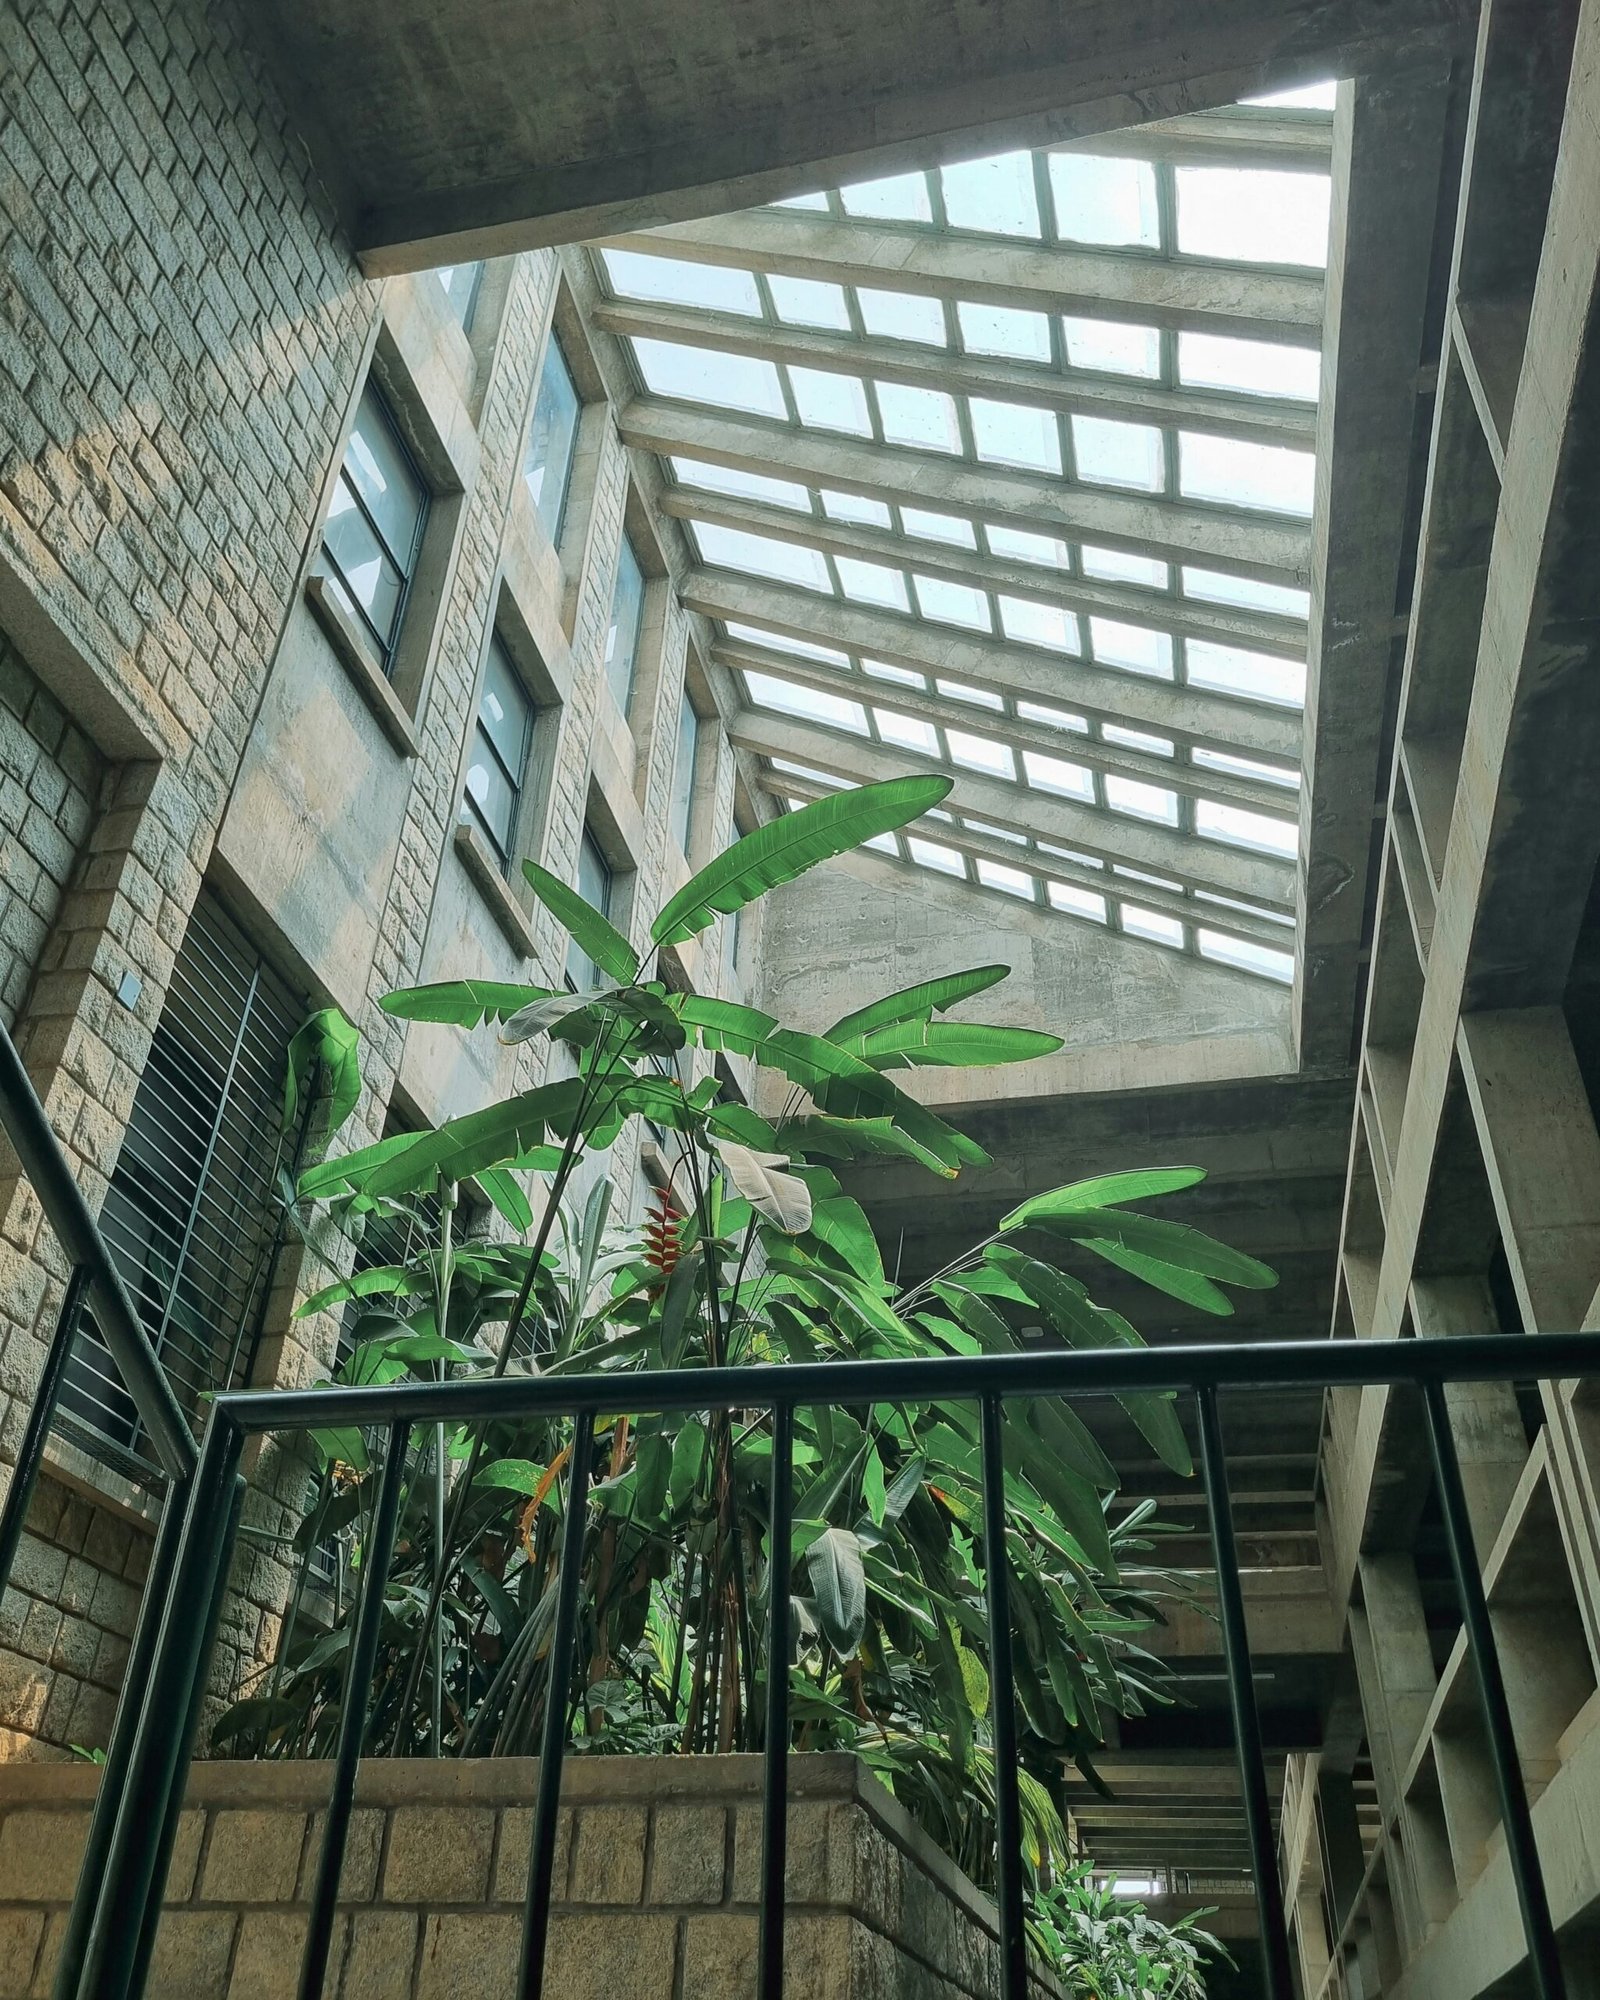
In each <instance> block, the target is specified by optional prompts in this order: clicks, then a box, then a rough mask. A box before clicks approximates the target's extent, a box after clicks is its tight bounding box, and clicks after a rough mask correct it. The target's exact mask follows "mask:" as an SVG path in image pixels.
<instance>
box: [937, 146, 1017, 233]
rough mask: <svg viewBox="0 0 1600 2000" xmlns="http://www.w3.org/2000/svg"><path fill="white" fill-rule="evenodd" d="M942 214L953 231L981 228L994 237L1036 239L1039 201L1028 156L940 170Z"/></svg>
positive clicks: (1007, 156) (1007, 155)
mask: <svg viewBox="0 0 1600 2000" xmlns="http://www.w3.org/2000/svg"><path fill="white" fill-rule="evenodd" d="M939 179H940V181H941V182H942V184H943V188H944V212H945V217H946V220H947V221H948V222H949V224H950V227H951V228H952V229H982V230H985V231H987V232H988V233H990V234H992V235H997V236H1037V235H1038V234H1039V200H1038V196H1037V194H1036V193H1035V190H1034V185H1033V155H1032V154H1031V153H997V154H996V155H995V156H994V157H993V158H992V159H987V160H963V161H961V162H960V164H959V165H956V166H949V167H941V168H940V169H939Z"/></svg>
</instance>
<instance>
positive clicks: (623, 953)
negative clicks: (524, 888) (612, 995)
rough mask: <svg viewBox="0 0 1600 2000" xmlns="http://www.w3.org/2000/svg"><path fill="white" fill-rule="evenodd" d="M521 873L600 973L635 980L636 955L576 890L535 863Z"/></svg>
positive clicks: (529, 862) (526, 863)
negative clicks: (597, 967)
mask: <svg viewBox="0 0 1600 2000" xmlns="http://www.w3.org/2000/svg"><path fill="white" fill-rule="evenodd" d="M522 872H523V874H524V875H525V876H526V877H527V879H528V887H529V888H530V889H532V891H533V893H534V894H535V895H536V896H537V897H538V898H539V901H540V902H541V903H543V904H544V906H545V908H546V909H547V910H549V912H550V913H551V915H552V916H553V917H554V918H555V919H556V921H557V922H558V923H559V924H561V925H562V927H563V928H564V929H565V930H566V931H567V932H568V934H569V935H570V936H571V937H572V938H573V939H574V940H575V941H576V943H577V946H578V949H579V950H580V951H582V952H584V953H586V954H587V956H588V957H590V958H592V959H593V960H594V962H595V964H596V965H597V966H599V968H600V970H601V971H602V972H606V973H609V974H610V975H611V977H612V978H613V979H616V980H620V981H621V982H622V983H623V984H624V985H626V983H627V982H628V981H629V980H630V979H637V978H638V976H639V954H638V953H637V952H636V951H635V950H634V948H633V946H632V945H631V944H629V942H628V940H627V939H626V938H625V937H624V936H623V935H622V933H621V932H620V931H619V930H617V929H616V928H615V927H614V926H613V925H611V924H610V923H608V922H607V921H606V919H605V918H604V917H603V916H601V914H600V912H599V911H598V910H597V909H596V908H595V907H594V905H593V904H592V903H589V902H585V900H584V899H583V897H582V896H580V895H579V894H578V892H577V890H576V889H574V888H571V887H569V885H568V884H567V883H565V882H563V881H561V879H560V878H559V877H558V876H555V875H552V874H551V873H550V871H549V869H548V868H541V867H540V866H539V864H538V862H537V861H524V862H523V864H522Z"/></svg>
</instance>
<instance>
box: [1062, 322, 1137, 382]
mask: <svg viewBox="0 0 1600 2000" xmlns="http://www.w3.org/2000/svg"><path fill="white" fill-rule="evenodd" d="M1061 327H1062V331H1063V332H1064V333H1065V335H1066V339H1067V362H1068V365H1069V366H1070V367H1073V368H1092V369H1094V370H1096V371H1097V373H1099V374H1102V375H1140V376H1144V377H1146V378H1148V379H1151V380H1153V379H1154V378H1155V377H1156V376H1158V375H1159V374H1160V373H1161V335H1160V334H1159V333H1158V332H1157V331H1156V329H1155V328H1154V327H1153V326H1128V325H1126V324H1124V323H1123V322H1122V321H1120V320H1113V319H1078V318H1075V317H1074V316H1073V315H1072V314H1070V313H1064V314H1063V315H1062V318H1061Z"/></svg>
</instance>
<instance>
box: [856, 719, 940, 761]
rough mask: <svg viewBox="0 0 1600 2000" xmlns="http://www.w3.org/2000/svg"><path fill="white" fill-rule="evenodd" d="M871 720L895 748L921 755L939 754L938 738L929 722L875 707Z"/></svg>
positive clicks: (879, 732)
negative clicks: (913, 751)
mask: <svg viewBox="0 0 1600 2000" xmlns="http://www.w3.org/2000/svg"><path fill="white" fill-rule="evenodd" d="M872 717H873V720H874V721H875V722H876V723H877V725H878V734H879V735H880V736H881V737H882V738H883V740H884V742H885V743H892V744H893V745H894V747H895V748H896V749H897V750H915V751H917V752H918V754H919V755H921V756H923V757H937V756H938V755H939V738H938V734H937V732H936V731H935V729H934V727H933V724H932V723H931V722H923V721H922V720H921V719H920V718H919V717H917V716H914V715H900V714H898V713H896V711H895V710H894V709H892V708H875V709H874V710H873V711H872Z"/></svg>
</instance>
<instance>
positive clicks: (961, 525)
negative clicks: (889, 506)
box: [900, 506, 978, 549]
mask: <svg viewBox="0 0 1600 2000" xmlns="http://www.w3.org/2000/svg"><path fill="white" fill-rule="evenodd" d="M900 525H901V526H902V527H903V528H904V529H905V531H906V533H907V534H908V535H915V536H916V538H917V540H918V541H919V542H947V543H948V544H949V545H950V547H951V548H953V549H975V548H976V547H977V546H978V537H977V533H976V531H975V530H974V528H973V525H972V523H971V522H970V521H964V520H962V518H961V516H960V515H959V514H930V513H929V512H928V511H927V509H926V508H924V507H904V506H903V507H902V508H901V509H900Z"/></svg>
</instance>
